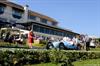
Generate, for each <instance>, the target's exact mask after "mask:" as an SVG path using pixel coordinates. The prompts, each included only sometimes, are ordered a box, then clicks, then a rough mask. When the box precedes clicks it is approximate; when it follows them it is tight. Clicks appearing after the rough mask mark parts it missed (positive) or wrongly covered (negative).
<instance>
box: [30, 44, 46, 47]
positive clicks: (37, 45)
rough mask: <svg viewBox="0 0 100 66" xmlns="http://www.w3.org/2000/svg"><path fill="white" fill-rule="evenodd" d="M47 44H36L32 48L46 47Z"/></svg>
mask: <svg viewBox="0 0 100 66" xmlns="http://www.w3.org/2000/svg"><path fill="white" fill-rule="evenodd" d="M45 45H46V44H35V43H33V44H32V46H35V47H44V46H45Z"/></svg>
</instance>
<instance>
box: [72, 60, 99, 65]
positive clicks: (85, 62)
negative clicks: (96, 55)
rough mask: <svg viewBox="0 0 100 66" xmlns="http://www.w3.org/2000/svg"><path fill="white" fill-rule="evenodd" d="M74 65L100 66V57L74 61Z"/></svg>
mask: <svg viewBox="0 0 100 66" xmlns="http://www.w3.org/2000/svg"><path fill="white" fill-rule="evenodd" d="M73 65H74V66H100V59H92V60H91V59H89V60H84V61H76V62H73Z"/></svg>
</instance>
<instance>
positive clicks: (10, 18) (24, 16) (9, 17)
mask: <svg viewBox="0 0 100 66" xmlns="http://www.w3.org/2000/svg"><path fill="white" fill-rule="evenodd" d="M28 11H29V10H28V7H26V6H25V7H24V12H23V14H22V18H21V19H17V18H14V17H13V16H12V13H13V8H12V7H11V6H6V7H5V10H4V14H0V17H2V18H6V19H7V22H16V23H24V22H30V21H35V22H40V23H41V19H42V18H40V17H38V16H36V15H34V16H36V20H33V19H28V13H29V12H28ZM51 23H53V22H50V21H48V20H47V23H46V24H47V25H52V26H57V24H56V25H53V24H51ZM44 24H45V23H44Z"/></svg>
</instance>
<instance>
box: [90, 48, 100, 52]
mask: <svg viewBox="0 0 100 66" xmlns="http://www.w3.org/2000/svg"><path fill="white" fill-rule="evenodd" d="M90 51H100V48H91V49H90Z"/></svg>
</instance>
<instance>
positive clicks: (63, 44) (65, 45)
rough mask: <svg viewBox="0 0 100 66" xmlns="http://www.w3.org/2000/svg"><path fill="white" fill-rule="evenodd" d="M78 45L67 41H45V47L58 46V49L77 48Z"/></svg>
mask: <svg viewBox="0 0 100 66" xmlns="http://www.w3.org/2000/svg"><path fill="white" fill-rule="evenodd" d="M79 47H80V46H79V45H74V44H71V43H69V42H67V41H49V42H48V43H47V49H52V48H59V49H72V50H78V49H80V48H79Z"/></svg>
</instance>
